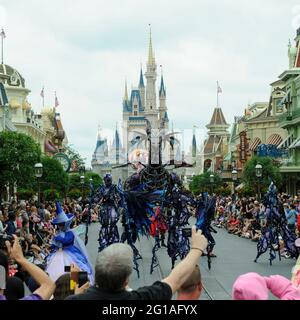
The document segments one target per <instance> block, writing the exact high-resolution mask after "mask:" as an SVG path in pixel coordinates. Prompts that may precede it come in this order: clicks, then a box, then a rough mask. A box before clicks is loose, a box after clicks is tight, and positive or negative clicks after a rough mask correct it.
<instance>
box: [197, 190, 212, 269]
mask: <svg viewBox="0 0 300 320" xmlns="http://www.w3.org/2000/svg"><path fill="white" fill-rule="evenodd" d="M196 203H197V208H196V214H197V221H196V227H197V229H201V230H202V233H203V235H204V236H205V237H206V239H207V241H208V245H207V248H206V250H207V263H208V268H209V269H210V268H211V260H210V259H211V257H216V255H214V254H213V253H212V252H213V249H214V246H215V244H216V242H215V239H214V238H213V236H212V234H211V232H214V233H217V231H216V230H215V229H213V227H212V226H211V222H212V220H213V218H214V215H215V210H216V197H215V196H213V197H211V198H208V195H207V193H202V194H201V196H200V198H199V199H198V200H197V201H196Z"/></svg>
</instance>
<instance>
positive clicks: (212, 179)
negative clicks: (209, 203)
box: [209, 174, 215, 194]
mask: <svg viewBox="0 0 300 320" xmlns="http://www.w3.org/2000/svg"><path fill="white" fill-rule="evenodd" d="M209 181H210V184H211V194H213V183H214V182H215V176H214V175H213V174H211V175H210V176H209Z"/></svg>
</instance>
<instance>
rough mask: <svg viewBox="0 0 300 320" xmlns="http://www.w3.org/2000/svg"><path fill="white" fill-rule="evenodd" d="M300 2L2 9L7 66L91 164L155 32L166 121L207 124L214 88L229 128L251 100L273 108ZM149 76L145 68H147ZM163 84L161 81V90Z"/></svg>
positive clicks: (33, 1) (11, 5)
mask: <svg viewBox="0 0 300 320" xmlns="http://www.w3.org/2000/svg"><path fill="white" fill-rule="evenodd" d="M296 4H297V1H289V3H287V2H285V1H280V0H276V1H274V0H273V1H271V0H268V1H264V2H262V1H258V0H256V1H251V2H250V1H239V0H226V1H222V2H221V1H216V0H214V1H208V0H205V1H204V0H201V1H198V0H194V1H192V0H188V1H184V2H182V1H181V0H176V1H175V0H173V1H159V0H152V1H138V0H127V1H121V0H119V1H110V2H108V1H99V0H86V1H74V0H73V1H71V0H68V1H67V0H64V1H61V0H60V1H58V0H54V1H37V0H27V1H22V2H20V1H16V0H7V1H2V5H1V7H0V19H2V20H1V21H0V26H1V25H3V26H4V27H5V30H6V34H7V38H6V39H5V62H6V63H7V64H10V65H12V66H14V67H15V68H17V69H18V70H19V71H20V73H21V74H22V75H23V76H24V78H25V79H26V84H27V87H28V88H29V89H31V91H32V93H31V95H30V101H31V102H32V105H33V106H34V108H35V110H36V111H39V110H40V106H41V100H40V96H39V93H40V90H41V88H42V86H43V85H45V95H46V104H52V105H53V103H54V91H55V90H56V91H57V96H58V99H59V101H60V106H59V110H60V112H61V115H62V121H63V124H64V127H65V129H66V131H67V135H68V138H69V141H70V142H71V143H73V145H74V147H75V148H77V149H78V150H79V151H80V152H81V153H82V154H83V156H84V157H86V158H88V161H87V162H88V163H87V164H88V165H89V162H90V159H91V155H92V152H93V149H94V147H95V143H96V131H97V127H98V124H101V126H102V127H107V128H112V127H114V126H115V123H116V121H118V120H120V119H121V111H122V105H121V102H122V96H123V91H124V79H125V77H127V79H128V84H129V88H130V85H131V84H133V85H136V84H137V81H138V76H139V67H140V63H141V62H142V63H143V66H145V61H146V53H147V37H148V36H147V32H148V30H147V28H148V23H151V24H152V30H153V42H154V49H155V54H156V60H157V64H158V65H160V64H162V65H163V68H164V78H165V84H166V86H167V105H168V107H169V118H170V120H171V121H173V122H174V124H175V126H178V127H181V128H192V125H193V124H197V125H198V126H201V125H202V126H203V125H204V124H205V123H207V122H208V121H209V120H210V117H211V114H212V112H213V107H214V106H215V103H216V81H217V80H219V81H220V84H221V87H222V89H223V93H222V95H221V106H222V108H223V111H224V114H225V117H226V120H227V122H232V120H233V117H234V115H238V114H242V113H243V108H244V107H245V106H246V105H247V103H248V102H249V100H250V101H251V102H254V101H264V100H268V96H269V91H270V89H269V83H270V82H272V81H273V80H275V79H276V77H277V76H278V74H279V73H280V72H281V71H283V69H284V68H285V67H287V64H288V63H287V47H286V45H287V40H288V38H289V37H294V33H295V31H294V26H293V19H294V20H295V15H296V14H297V13H293V12H292V9H293V7H294V6H295V5H296ZM144 69H145V67H144ZM158 84H159V80H158V81H157V85H158Z"/></svg>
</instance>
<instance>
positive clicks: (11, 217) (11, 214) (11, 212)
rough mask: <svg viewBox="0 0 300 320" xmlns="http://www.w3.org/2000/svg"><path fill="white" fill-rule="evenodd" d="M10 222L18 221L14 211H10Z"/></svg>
mask: <svg viewBox="0 0 300 320" xmlns="http://www.w3.org/2000/svg"><path fill="white" fill-rule="evenodd" d="M8 220H10V221H15V220H16V214H15V212H14V211H9V213H8Z"/></svg>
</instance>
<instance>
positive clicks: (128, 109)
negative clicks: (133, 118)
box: [123, 89, 144, 112]
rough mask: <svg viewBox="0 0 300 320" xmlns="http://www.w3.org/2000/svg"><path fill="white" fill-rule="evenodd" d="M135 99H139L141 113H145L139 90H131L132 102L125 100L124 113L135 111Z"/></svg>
mask: <svg viewBox="0 0 300 320" xmlns="http://www.w3.org/2000/svg"><path fill="white" fill-rule="evenodd" d="M135 98H136V99H137V102H138V109H139V112H143V111H144V109H143V105H142V99H141V94H140V91H139V90H138V89H133V90H131V96H130V100H129V101H126V100H123V112H132V111H133V101H134V99H135Z"/></svg>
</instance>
